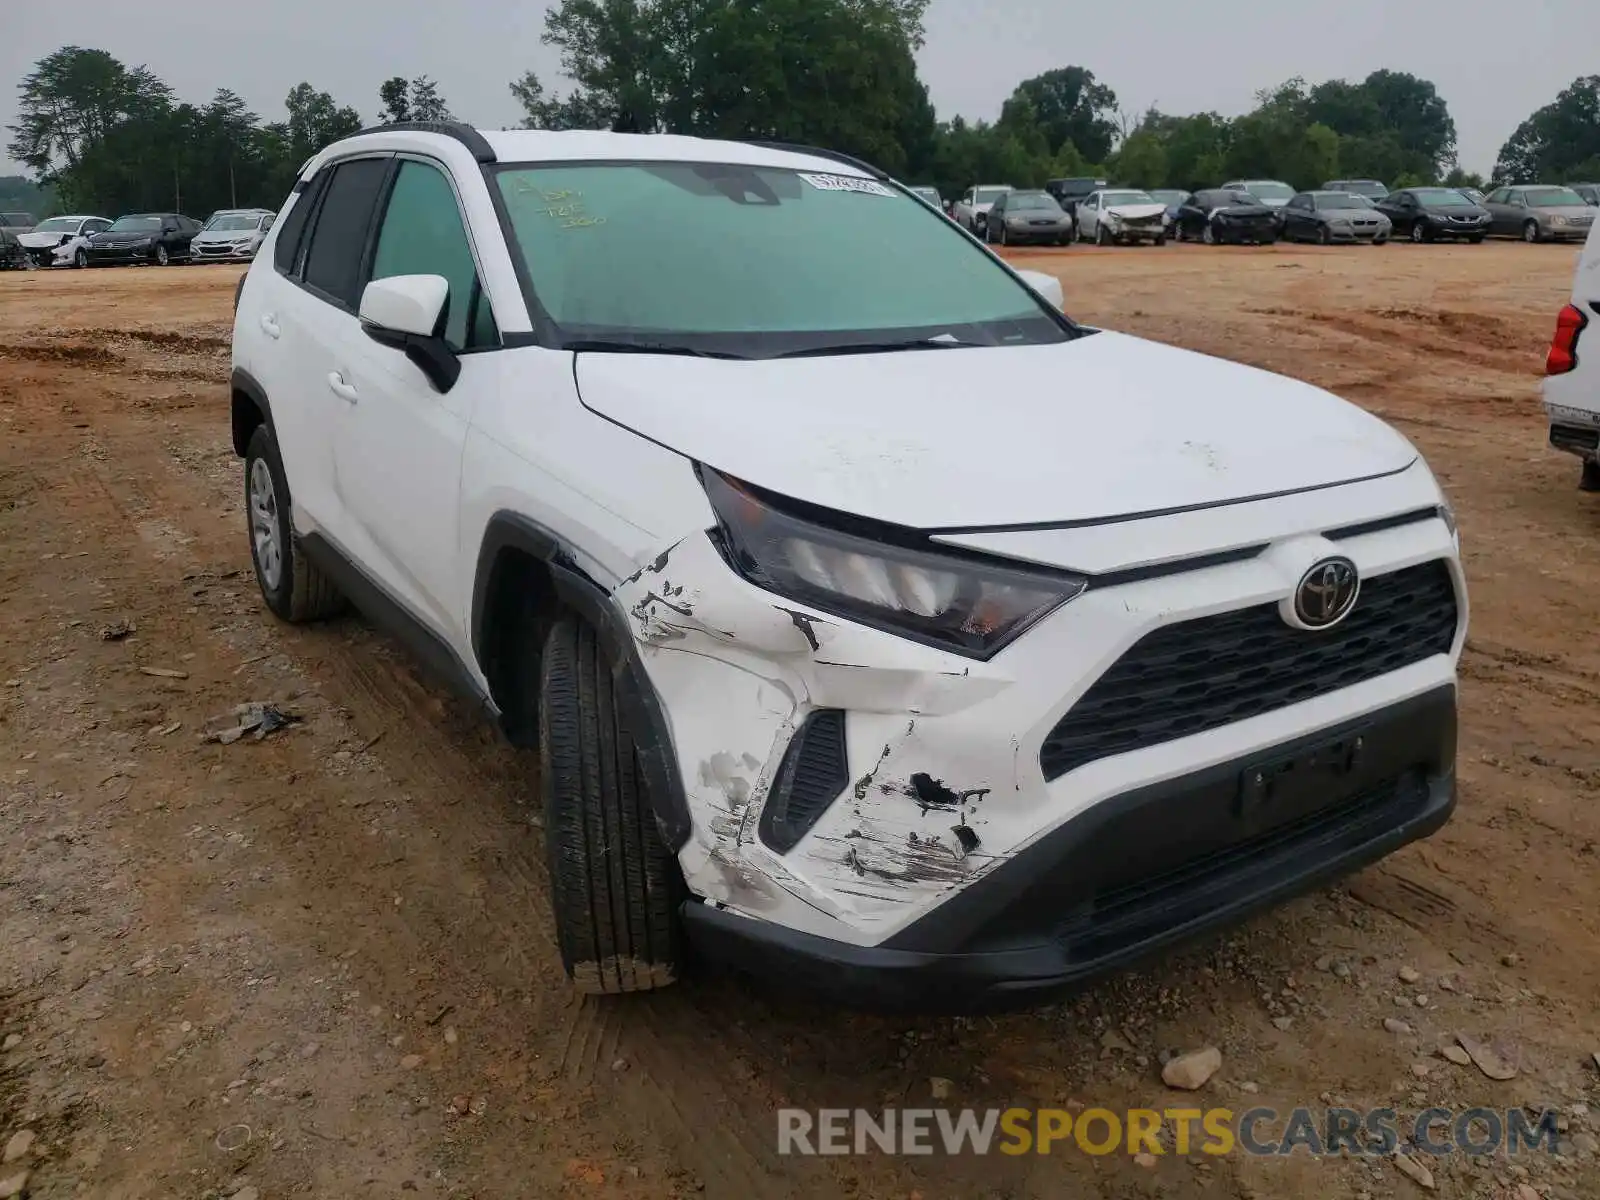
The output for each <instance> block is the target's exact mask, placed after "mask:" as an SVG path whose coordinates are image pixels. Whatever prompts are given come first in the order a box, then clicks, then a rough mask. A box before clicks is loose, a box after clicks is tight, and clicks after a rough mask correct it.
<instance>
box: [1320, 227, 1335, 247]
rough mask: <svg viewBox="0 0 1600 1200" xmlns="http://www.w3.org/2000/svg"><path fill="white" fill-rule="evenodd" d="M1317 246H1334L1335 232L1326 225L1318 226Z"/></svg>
mask: <svg viewBox="0 0 1600 1200" xmlns="http://www.w3.org/2000/svg"><path fill="white" fill-rule="evenodd" d="M1317 245H1319V246H1331V245H1333V231H1332V230H1330V229H1329V228H1328V227H1327V226H1326V225H1318V226H1317Z"/></svg>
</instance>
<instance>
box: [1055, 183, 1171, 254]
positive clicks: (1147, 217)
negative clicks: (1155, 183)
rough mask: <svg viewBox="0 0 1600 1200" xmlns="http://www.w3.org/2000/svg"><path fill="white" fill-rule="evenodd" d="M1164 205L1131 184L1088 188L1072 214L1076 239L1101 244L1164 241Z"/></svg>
mask: <svg viewBox="0 0 1600 1200" xmlns="http://www.w3.org/2000/svg"><path fill="white" fill-rule="evenodd" d="M1166 215H1167V206H1166V205H1164V204H1161V203H1159V202H1158V201H1156V200H1154V199H1152V198H1151V196H1150V193H1149V192H1141V191H1137V190H1135V189H1133V188H1113V189H1111V190H1109V191H1103V192H1091V193H1090V194H1089V195H1088V196H1086V197H1085V198H1084V199H1082V200H1080V201H1078V211H1077V213H1076V214H1075V215H1074V217H1073V237H1074V239H1075V240H1076V241H1080V242H1083V241H1093V242H1095V243H1097V244H1098V245H1101V246H1110V245H1113V244H1115V243H1117V242H1129V243H1134V242H1154V243H1155V244H1156V245H1158V246H1163V245H1165V244H1166V241H1167V224H1166Z"/></svg>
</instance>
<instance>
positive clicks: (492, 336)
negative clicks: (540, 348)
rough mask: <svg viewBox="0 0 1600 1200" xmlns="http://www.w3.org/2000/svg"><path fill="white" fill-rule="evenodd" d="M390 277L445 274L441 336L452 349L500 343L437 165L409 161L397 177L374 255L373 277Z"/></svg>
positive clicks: (449, 189)
mask: <svg viewBox="0 0 1600 1200" xmlns="http://www.w3.org/2000/svg"><path fill="white" fill-rule="evenodd" d="M393 275H443V276H444V277H445V279H446V280H448V281H449V284H450V295H449V298H448V300H447V301H446V304H447V308H446V310H445V325H444V340H445V341H446V342H447V343H448V344H449V346H450V348H451V349H452V350H467V349H475V348H478V347H481V346H488V345H495V344H498V342H499V335H498V334H497V333H496V331H495V327H494V316H493V314H492V313H491V312H490V309H489V302H488V300H487V299H486V298H485V297H484V295H483V289H482V288H481V287H480V286H479V283H478V268H477V264H476V263H475V262H474V261H473V258H472V246H471V244H470V243H469V242H468V241H467V231H466V227H465V226H464V225H463V224H462V221H461V210H460V208H459V206H458V205H457V204H456V194H455V190H454V189H453V188H452V187H451V186H450V181H449V180H448V179H446V178H445V176H444V173H443V172H442V171H440V170H439V169H438V168H436V167H431V166H429V165H428V164H426V163H420V162H415V161H413V160H410V159H406V160H404V161H402V162H401V163H400V170H399V172H398V173H397V174H396V175H395V180H394V190H393V191H392V192H390V193H389V207H388V208H387V209H386V210H385V212H384V215H383V227H382V228H381V229H380V230H379V232H378V246H377V249H376V251H375V252H374V254H373V257H372V278H373V279H387V278H389V277H390V276H393Z"/></svg>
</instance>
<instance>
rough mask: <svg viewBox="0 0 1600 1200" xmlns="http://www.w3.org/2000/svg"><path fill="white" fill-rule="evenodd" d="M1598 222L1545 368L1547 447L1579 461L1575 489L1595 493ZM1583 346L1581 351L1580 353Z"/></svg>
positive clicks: (1599, 478) (1599, 425)
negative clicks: (1548, 423) (1577, 482)
mask: <svg viewBox="0 0 1600 1200" xmlns="http://www.w3.org/2000/svg"><path fill="white" fill-rule="evenodd" d="M1595 325H1600V222H1597V223H1596V224H1594V225H1593V226H1591V227H1590V229H1589V239H1588V241H1586V242H1585V243H1584V246H1583V253H1582V254H1581V255H1580V256H1579V258H1578V269H1577V272H1576V273H1575V274H1574V276H1573V279H1572V299H1571V300H1569V301H1568V302H1567V303H1566V304H1565V305H1563V306H1562V309H1561V311H1560V312H1559V313H1558V314H1557V315H1556V332H1555V336H1554V337H1553V338H1551V340H1550V352H1549V353H1548V354H1547V355H1546V356H1545V364H1544V373H1545V380H1544V411H1545V416H1546V417H1547V418H1548V419H1549V422H1550V444H1551V445H1552V446H1554V447H1555V448H1556V449H1557V450H1565V451H1566V452H1567V453H1568V454H1576V455H1577V456H1578V459H1579V461H1580V462H1582V463H1583V470H1582V474H1581V475H1580V476H1579V486H1580V487H1581V488H1583V490H1584V491H1586V492H1600V330H1595V329H1593V328H1592V327H1593V326H1595ZM1580 342H1582V343H1583V346H1582V349H1583V353H1581V354H1580V353H1579V343H1580Z"/></svg>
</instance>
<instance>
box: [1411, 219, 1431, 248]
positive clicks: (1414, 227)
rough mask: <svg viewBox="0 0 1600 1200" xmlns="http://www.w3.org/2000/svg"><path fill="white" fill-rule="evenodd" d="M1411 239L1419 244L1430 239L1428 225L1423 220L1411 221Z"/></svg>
mask: <svg viewBox="0 0 1600 1200" xmlns="http://www.w3.org/2000/svg"><path fill="white" fill-rule="evenodd" d="M1411 240H1412V241H1413V242H1416V243H1418V244H1419V245H1420V244H1421V243H1422V242H1426V241H1428V240H1429V237H1428V227H1427V226H1426V225H1424V224H1423V223H1422V222H1421V221H1413V222H1411Z"/></svg>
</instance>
